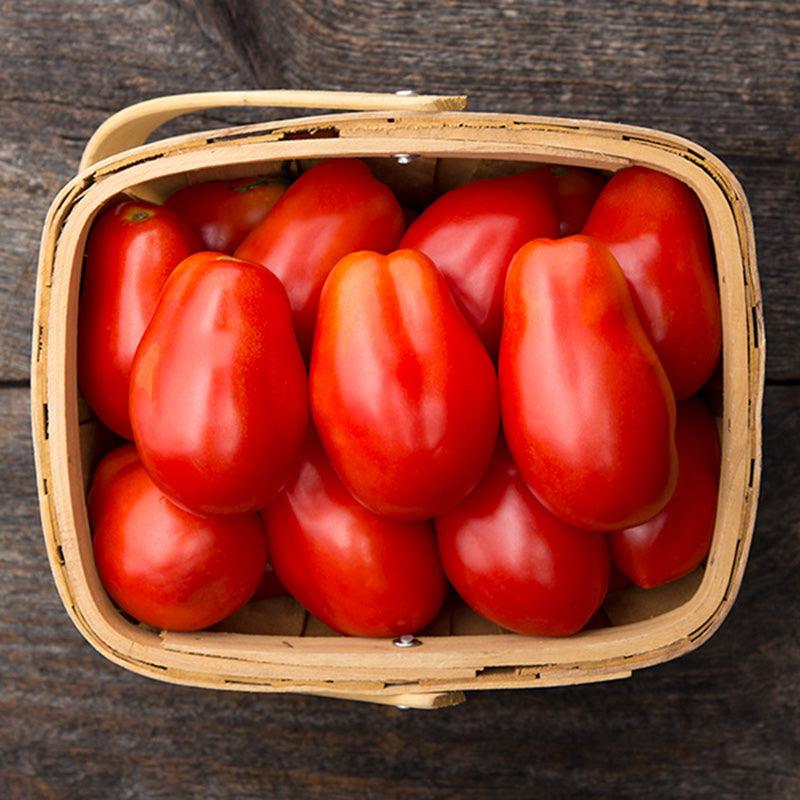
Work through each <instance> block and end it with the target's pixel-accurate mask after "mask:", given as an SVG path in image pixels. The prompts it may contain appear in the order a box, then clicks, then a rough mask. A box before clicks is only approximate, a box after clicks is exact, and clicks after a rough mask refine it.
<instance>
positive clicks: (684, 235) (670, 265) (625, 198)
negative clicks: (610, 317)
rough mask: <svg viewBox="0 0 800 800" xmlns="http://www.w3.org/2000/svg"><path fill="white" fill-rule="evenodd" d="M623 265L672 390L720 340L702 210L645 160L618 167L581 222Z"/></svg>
mask: <svg viewBox="0 0 800 800" xmlns="http://www.w3.org/2000/svg"><path fill="white" fill-rule="evenodd" d="M583 232H584V233H585V234H587V235H588V236H593V237H594V238H596V239H600V240H601V241H602V242H605V243H606V244H607V245H608V247H609V249H610V250H611V252H612V253H613V254H614V257H615V258H616V259H617V261H618V262H619V265H620V266H621V267H622V271H623V272H624V273H625V277H626V278H627V279H628V285H629V287H630V289H631V292H632V294H633V300H634V303H635V306H636V311H637V313H638V314H639V318H640V319H641V320H642V324H643V325H644V328H645V330H646V331H647V334H648V336H649V337H650V340H651V341H652V342H653V346H654V347H655V349H656V352H657V353H658V357H659V359H660V360H661V363H662V364H663V365H664V369H665V370H666V372H667V376H668V377H669V379H670V382H671V384H672V388H673V390H674V392H675V397H676V398H677V399H678V400H682V399H684V398H686V397H689V395H691V394H693V393H694V392H696V391H697V390H698V389H699V388H700V387H701V386H702V385H703V384H704V383H705V382H706V381H707V380H708V378H709V376H710V375H711V373H712V372H713V371H714V367H715V365H716V363H717V361H718V359H719V353H720V346H721V342H722V330H721V324H720V309H719V294H718V292H717V286H716V282H715V279H714V268H713V265H712V261H711V253H710V250H709V246H708V230H707V228H706V221H705V215H704V213H703V209H702V207H701V205H700V202H699V201H698V199H697V198H696V197H695V195H694V193H693V192H692V191H691V189H689V188H688V187H687V186H685V185H684V184H683V183H681V182H680V181H679V180H676V179H675V178H672V177H670V176H669V175H664V174H663V173H661V172H656V171H655V170H652V169H647V168H645V167H629V168H628V169H624V170H622V171H620V172H618V173H617V174H616V175H615V176H614V177H613V178H612V179H611V180H610V181H609V183H608V185H607V186H606V187H605V189H603V191H602V192H601V194H600V197H598V199H597V202H596V203H595V205H594V208H593V209H592V213H591V215H590V216H589V220H588V221H587V223H586V225H585V226H584V228H583Z"/></svg>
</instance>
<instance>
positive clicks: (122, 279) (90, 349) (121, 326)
mask: <svg viewBox="0 0 800 800" xmlns="http://www.w3.org/2000/svg"><path fill="white" fill-rule="evenodd" d="M200 249H201V245H200V241H199V239H198V238H197V235H196V234H195V233H194V231H193V230H192V229H191V228H190V227H189V225H187V224H186V223H185V222H184V221H183V220H182V219H180V218H179V217H178V216H177V215H176V214H175V213H174V212H173V211H170V210H169V209H166V208H162V207H161V206H155V205H152V204H151V203H143V202H138V201H125V202H122V203H117V205H115V206H113V207H112V208H109V209H108V210H107V211H105V212H103V214H101V215H100V217H99V218H98V219H97V221H96V222H95V223H94V225H93V226H92V230H91V232H90V233H89V240H88V242H87V245H86V265H85V267H84V274H83V289H82V292H81V298H80V309H79V312H78V383H79V384H80V388H81V392H82V393H83V396H84V397H85V398H86V402H88V403H89V405H90V406H91V407H92V408H93V409H94V411H95V413H96V414H97V416H98V417H99V418H100V419H101V420H102V422H103V423H104V424H105V425H106V426H108V427H109V428H111V430H113V431H114V432H115V433H118V434H119V435H120V436H124V437H125V438H126V439H132V438H133V432H132V431H131V422H130V417H129V416H128V382H129V379H130V374H131V364H132V363H133V355H134V353H135V352H136V347H137V346H138V344H139V340H140V339H141V338H142V334H143V333H144V329H145V328H146V327H147V323H148V322H149V321H150V317H151V316H152V314H153V309H155V307H156V301H157V300H158V296H159V294H160V293H161V288H162V286H163V285H164V282H165V281H166V280H167V278H168V277H169V274H170V273H171V272H172V270H173V269H174V268H175V267H176V266H177V265H178V264H179V263H180V262H181V261H183V259H184V258H186V257H187V256H188V255H190V254H191V253H194V252H196V251H197V250H200Z"/></svg>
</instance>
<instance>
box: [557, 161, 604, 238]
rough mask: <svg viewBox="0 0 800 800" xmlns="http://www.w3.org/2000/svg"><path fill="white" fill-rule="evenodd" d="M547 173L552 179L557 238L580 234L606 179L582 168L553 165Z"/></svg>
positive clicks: (597, 173) (599, 174)
mask: <svg viewBox="0 0 800 800" xmlns="http://www.w3.org/2000/svg"><path fill="white" fill-rule="evenodd" d="M550 172H551V173H552V175H553V188H554V192H555V199H556V210H557V211H558V221H559V228H560V231H561V235H562V236H572V235H573V234H575V233H580V230H581V228H582V227H583V226H584V224H585V223H586V220H587V219H588V217H589V213H590V212H591V210H592V206H593V205H594V203H595V201H596V200H597V196H598V195H599V194H600V190H601V189H602V188H603V186H605V184H606V178H605V177H604V176H603V175H602V174H601V173H599V172H595V171H594V170H591V169H583V168H582V167H565V166H561V165H556V166H552V167H550Z"/></svg>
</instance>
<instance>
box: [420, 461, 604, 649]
mask: <svg viewBox="0 0 800 800" xmlns="http://www.w3.org/2000/svg"><path fill="white" fill-rule="evenodd" d="M436 538H437V541H438V544H439V554H440V555H441V558H442V566H443V567H444V571H445V573H446V575H447V577H448V578H449V579H450V582H451V583H452V584H453V586H454V587H455V589H456V591H457V592H458V593H459V594H460V595H461V597H462V598H463V599H464V601H465V602H466V603H467V605H469V606H470V607H471V608H472V609H474V610H475V611H477V612H478V613H479V614H482V615H483V616H484V617H486V618H487V619H489V620H491V621H492V622H495V623H497V624H498V625H502V626H503V627H504V628H509V629H510V630H512V631H516V632H517V633H524V634H529V635H536V636H568V635H569V634H571V633H575V632H576V631H579V630H580V629H581V628H582V627H583V626H584V625H585V624H586V623H587V622H588V621H589V619H590V618H591V616H592V615H593V614H594V613H595V611H597V609H598V608H600V605H601V603H602V602H603V599H604V598H605V596H606V590H607V588H608V572H609V558H608V545H607V543H606V537H605V534H602V533H596V532H594V531H584V530H579V529H578V528H573V527H571V526H569V525H567V524H565V523H564V522H562V521H561V520H559V519H557V518H556V517H555V516H553V515H552V514H551V513H550V512H549V511H548V510H547V509H546V508H545V507H544V506H543V505H542V504H541V503H540V502H539V501H538V500H537V499H536V498H535V497H534V496H533V494H532V493H531V492H530V491H529V489H528V487H527V486H526V485H525V482H524V481H523V480H522V478H521V477H520V475H519V472H518V470H517V468H516V466H515V465H514V462H513V461H512V460H511V457H510V456H509V454H508V452H507V451H506V448H505V446H503V445H501V446H498V448H497V451H496V452H495V455H494V459H493V460H492V463H491V465H490V466H489V469H488V470H487V472H486V475H485V476H484V478H483V480H482V481H481V482H480V484H478V487H477V489H475V491H474V492H472V493H471V494H470V495H469V496H468V497H467V498H466V499H465V500H463V501H462V502H461V503H459V505H457V506H456V507H455V508H454V509H452V510H451V511H449V512H447V513H446V514H443V515H442V516H440V517H437V519H436Z"/></svg>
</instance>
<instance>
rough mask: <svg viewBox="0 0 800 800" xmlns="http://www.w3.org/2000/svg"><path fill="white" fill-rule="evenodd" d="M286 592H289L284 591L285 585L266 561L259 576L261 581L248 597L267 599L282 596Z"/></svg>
mask: <svg viewBox="0 0 800 800" xmlns="http://www.w3.org/2000/svg"><path fill="white" fill-rule="evenodd" d="M287 594H289V592H288V591H286V587H285V586H284V585H283V584H282V583H281V582H280V580H278V576H277V575H276V574H275V570H274V569H273V568H272V564H270V563H269V561H267V565H266V567H265V568H264V574H263V575H262V576H261V581H260V582H259V584H258V586H257V587H256V590H255V592H253V596H252V597H251V598H250V599H251V600H268V599H269V598H271V597H283V596H284V595H287Z"/></svg>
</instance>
